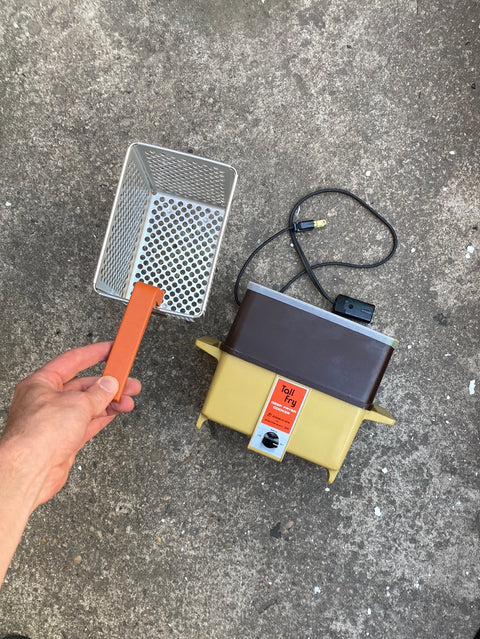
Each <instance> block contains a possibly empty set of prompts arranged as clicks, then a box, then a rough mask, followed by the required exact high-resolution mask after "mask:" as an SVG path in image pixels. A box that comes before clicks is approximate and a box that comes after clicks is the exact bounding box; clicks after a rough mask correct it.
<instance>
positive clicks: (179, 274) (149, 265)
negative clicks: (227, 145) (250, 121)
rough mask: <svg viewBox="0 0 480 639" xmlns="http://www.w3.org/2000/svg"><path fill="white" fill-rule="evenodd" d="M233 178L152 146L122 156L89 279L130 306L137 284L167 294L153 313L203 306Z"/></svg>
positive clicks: (229, 171) (197, 310)
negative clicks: (96, 260)
mask: <svg viewBox="0 0 480 639" xmlns="http://www.w3.org/2000/svg"><path fill="white" fill-rule="evenodd" d="M236 179H237V174H236V171H235V169H233V168H232V167H231V166H228V165H226V164H222V163H220V162H215V161H213V160H207V159H205V158H200V157H197V156H194V155H190V154H188V153H181V152H179V151H172V150H169V149H164V148H161V147H156V146H152V145H149V144H142V143H135V144H132V145H131V146H130V148H129V150H128V152H127V155H126V158H125V162H124V165H123V169H122V174H121V177H120V182H119V185H118V189H117V193H116V196H115V201H114V205H113V209H112V213H111V216H110V220H109V223H108V228H107V232H106V235H105V241H104V243H103V248H102V252H101V254H100V259H99V262H98V266H97V270H96V273H95V279H94V288H95V290H96V291H97V292H98V293H100V294H101V295H106V296H107V297H111V298H113V299H118V300H122V301H124V302H128V300H129V298H130V295H131V293H132V290H133V286H134V284H135V283H136V282H144V283H146V284H151V285H153V286H157V287H158V288H160V289H162V290H164V291H165V296H164V299H163V302H162V304H161V305H160V306H159V307H156V308H155V309H154V310H155V311H159V312H162V313H169V314H171V315H177V316H180V317H183V318H190V319H194V318H196V317H200V316H201V315H202V314H203V313H204V311H205V308H206V304H207V298H208V294H209V292H210V287H211V284H212V278H213V274H214V270H215V264H216V261H217V257H218V252H219V248H220V243H221V239H222V236H223V232H224V229H225V224H226V220H227V215H228V211H229V208H230V204H231V200H232V197H233V191H234V189H235V184H236Z"/></svg>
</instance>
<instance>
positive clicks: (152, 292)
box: [103, 282, 165, 402]
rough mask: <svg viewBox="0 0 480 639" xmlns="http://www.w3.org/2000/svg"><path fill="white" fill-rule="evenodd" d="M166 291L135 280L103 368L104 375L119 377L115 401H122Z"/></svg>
mask: <svg viewBox="0 0 480 639" xmlns="http://www.w3.org/2000/svg"><path fill="white" fill-rule="evenodd" d="M164 294H165V291H162V290H160V289H159V288H157V287H156V286H152V285H150V284H144V283H143V282H136V284H135V286H134V287H133V291H132V294H131V296H130V300H129V302H128V304H127V308H126V310H125V313H124V315H123V318H122V321H121V323H120V327H119V329H118V332H117V336H116V337H115V341H114V342H113V346H112V350H111V351H110V355H109V356H108V359H107V363H106V364H105V369H104V371H103V375H112V376H113V377H116V378H117V379H118V383H119V387H118V391H117V394H116V395H115V397H114V398H113V400H114V401H115V402H118V401H120V398H121V396H122V393H123V389H124V388H125V384H126V383H127V379H128V376H129V374H130V370H131V368H132V366H133V362H134V361H135V356H136V354H137V351H138V349H139V347H140V343H141V341H142V337H143V334H144V333H145V329H146V328H147V324H148V320H149V318H150V315H151V313H152V310H153V309H154V308H155V306H160V304H161V303H162V300H163V296H164Z"/></svg>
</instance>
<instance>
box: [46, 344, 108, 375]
mask: <svg viewBox="0 0 480 639" xmlns="http://www.w3.org/2000/svg"><path fill="white" fill-rule="evenodd" d="M111 348H112V342H98V343H96V344H89V345H88V346H80V348H72V349H71V350H69V351H66V352H65V353H62V354H61V355H59V356H58V357H55V359H52V360H51V361H50V362H48V363H47V364H45V366H43V367H42V368H40V369H39V370H38V371H37V373H36V374H37V376H38V375H39V374H41V375H42V376H46V377H49V378H50V379H52V378H53V380H54V381H57V380H58V379H60V381H61V383H62V384H65V383H66V382H68V381H69V380H71V379H72V378H73V377H75V376H76V375H77V374H78V373H79V372H80V371H83V370H85V369H86V368H90V366H94V365H95V364H98V363H99V362H104V361H105V360H106V359H107V357H108V354H109V353H110V349H111Z"/></svg>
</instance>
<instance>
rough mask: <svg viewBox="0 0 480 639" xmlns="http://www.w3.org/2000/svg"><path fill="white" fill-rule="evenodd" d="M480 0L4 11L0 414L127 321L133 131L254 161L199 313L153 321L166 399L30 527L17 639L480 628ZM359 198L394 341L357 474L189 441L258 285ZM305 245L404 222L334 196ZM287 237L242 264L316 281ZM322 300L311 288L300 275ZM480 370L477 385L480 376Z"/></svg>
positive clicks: (16, 581) (81, 1)
mask: <svg viewBox="0 0 480 639" xmlns="http://www.w3.org/2000/svg"><path fill="white" fill-rule="evenodd" d="M479 8H480V7H479V3H478V2H477V1H475V0H460V1H459V2H453V1H452V0H447V1H446V2H445V1H440V0H433V2H428V3H427V2H425V1H424V0H397V1H394V0H372V1H371V2H364V1H360V2H358V1H357V2H347V1H346V0H319V1H314V0H299V1H298V2H293V1H292V0H237V1H236V2H230V1H222V0H211V1H209V2H207V1H205V0H197V1H191V2H189V1H187V0H179V1H177V2H171V1H164V2H160V1H157V2H154V1H153V0H139V1H138V2H136V1H134V0H116V1H115V2H114V1H113V0H104V1H103V2H100V1H99V0H61V1H59V2H51V1H47V0H37V1H35V0H22V1H20V0H10V1H8V2H4V3H3V4H2V5H1V7H0V34H1V47H0V62H1V69H2V80H1V83H0V113H1V124H2V127H1V129H2V133H1V135H2V137H1V142H2V162H1V167H2V169H1V174H0V224H1V251H0V265H1V266H0V268H1V276H0V281H1V284H0V286H1V288H0V302H1V305H0V317H1V324H2V339H1V343H0V352H1V361H2V370H1V373H0V391H1V392H0V397H1V407H0V408H1V411H2V416H3V417H4V418H5V416H6V414H7V411H8V406H9V402H10V398H11V394H12V392H13V388H14V385H15V383H16V381H17V380H18V379H20V378H21V377H22V376H24V375H25V374H27V373H28V372H30V371H32V370H33V369H34V368H36V367H38V366H40V365H41V364H42V363H43V362H45V361H46V360H47V359H48V358H50V357H52V356H54V355H56V354H58V353H59V352H61V351H62V350H65V349H67V348H70V347H72V346H76V345H81V344H84V343H88V342H92V341H96V340H102V339H107V338H111V337H113V336H114V334H115V331H116V328H117V326H118V323H119V321H120V318H121V315H122V312H123V307H122V305H121V304H119V303H116V302H113V301H111V300H107V299H105V298H102V297H100V296H98V295H96V294H95V293H94V292H93V290H92V279H93V275H94V271H95V266H96V262H97V259H98V255H99V252H100V248H101V244H102V240H103V236H104V233H105V228H106V224H107V220H108V215H109V211H110V208H111V205H112V202H113V196H114V193H115V189H116V185H117V182H118V177H119V173H120V169H121V164H122V161H123V157H124V154H125V152H126V149H127V147H128V145H129V144H130V143H131V142H133V141H137V140H138V141H143V142H149V143H151V144H157V145H160V146H165V147H169V148H173V149H178V150H181V151H191V152H194V153H195V154H197V155H202V156H205V157H209V158H212V159H216V160H220V161H223V162H227V163H229V164H232V165H233V166H234V167H235V168H236V169H237V171H238V174H239V181H238V187H237V190H236V193H235V197H234V201H233V206H232V210H231V217H230V220H229V225H228V229H227V232H226V235H225V238H224V242H223V246H222V251H221V254H220V259H219V263H218V268H217V273H216V276H215V280H214V285H213V290H212V294H211V297H210V301H209V307H208V310H207V313H206V315H205V316H204V317H203V318H202V319H201V320H198V321H195V322H192V323H186V322H183V321H181V320H176V319H171V318H166V317H154V318H152V320H151V322H150V324H149V327H148V329H147V332H146V335H145V338H144V341H143V344H142V346H141V350H140V353H139V356H138V359H137V361H136V364H135V369H134V372H135V374H136V375H137V376H138V377H139V378H141V379H142V381H143V385H144V390H143V393H142V395H141V397H140V398H139V399H138V402H137V408H136V410H135V412H134V413H132V414H130V415H128V416H125V417H123V418H121V419H118V420H117V421H116V422H115V423H114V424H112V425H111V427H109V428H108V429H107V430H106V431H104V432H102V433H101V434H100V435H99V436H98V437H97V438H96V439H95V440H93V441H92V442H91V443H90V444H89V445H87V447H86V448H85V449H84V450H83V451H82V452H81V453H80V454H79V455H78V458H77V460H76V463H75V466H74V469H73V470H72V473H71V476H70V478H69V481H68V483H67V485H66V487H65V489H64V490H63V491H62V492H61V493H60V494H59V495H58V496H57V497H56V498H55V499H53V500H52V501H51V502H50V503H48V504H46V505H44V506H43V507H41V508H39V509H38V510H37V511H36V512H35V513H34V515H33V516H32V518H31V521H30V523H29V525H28V528H27V530H26V532H25V535H24V538H23V541H22V543H21V545H20V547H19V549H18V551H17V553H16V555H15V558H14V561H13V564H12V566H11V569H10V571H9V573H8V576H7V579H6V582H5V584H4V587H3V589H2V591H1V593H0V634H4V633H7V632H22V633H25V634H28V635H29V636H30V637H32V639H86V638H90V637H113V638H115V639H122V638H127V639H136V638H137V637H145V638H148V639H150V638H152V639H156V638H159V639H161V638H163V637H199V638H201V639H203V638H212V639H217V638H223V637H229V638H235V639H236V638H260V639H279V638H282V639H283V638H285V639H287V638H288V639H290V638H305V639H307V638H311V639H314V638H321V639H349V638H357V637H362V638H363V637H372V638H375V639H384V638H386V637H392V638H396V639H411V638H416V639H420V638H421V639H423V638H425V639H433V638H435V639H436V638H439V637H455V638H458V639H464V638H465V639H469V638H471V637H472V638H473V636H474V634H475V632H476V630H477V629H478V627H479V626H480V610H479V593H480V585H479V579H480V572H479V534H478V533H479V519H478V488H479V477H478V473H479V470H480V468H479V441H478V396H479V393H480V382H479V350H478V326H479V324H478V315H479V310H480V309H479V303H478V283H479V269H478V264H479V253H480V242H479V239H478V238H479V231H478V225H479V222H480V213H479V210H480V190H479V168H478V161H479V153H478V131H479V125H480V119H479V102H478V101H479V91H480V84H479V77H478V65H479V49H478V43H479V35H480V30H479V26H480V16H479ZM325 186H338V187H344V188H348V189H351V190H352V191H354V192H355V193H357V194H358V195H359V196H361V197H364V198H365V199H366V200H368V201H369V202H370V203H371V204H372V205H374V206H376V207H377V208H378V210H379V211H380V212H381V213H382V214H383V215H385V216H386V217H387V219H388V220H389V221H391V222H392V223H393V224H394V225H395V227H396V229H397V231H398V234H399V250H398V254H397V256H396V257H395V258H394V260H393V261H391V262H390V263H389V264H387V265H386V266H384V267H382V268H380V269H377V270H375V271H371V272H364V273H355V272H347V271H344V272H340V271H338V270H337V271H334V270H331V272H328V273H324V274H322V276H321V279H322V282H323V283H324V285H325V287H326V288H327V290H329V291H330V292H331V294H332V295H336V294H338V293H348V294H351V295H353V296H355V297H360V298H363V299H366V300H368V301H372V302H374V303H375V304H376V306H377V311H376V315H375V319H374V323H373V327H374V328H375V329H377V330H380V331H382V332H384V333H387V334H389V335H392V336H394V337H396V338H397V339H398V340H399V342H400V345H399V347H398V349H397V351H396V353H395V354H394V357H393V359H392V362H391V364H390V366H389V368H388V370H387V373H386V376H385V378H384V381H383V383H382V386H381V389H380V392H379V394H378V397H377V399H378V400H379V402H380V403H382V404H383V405H384V406H385V407H386V408H388V409H389V410H390V411H391V412H392V413H393V414H394V415H395V416H396V418H397V423H396V425H395V426H382V425H378V424H373V423H364V424H363V426H362V427H361V429H360V431H359V433H358V436H357V437H356V439H355V441H354V443H353V446H352V448H351V450H350V452H349V453H348V455H347V458H346V461H345V464H344V466H343V468H342V470H341V471H340V473H339V475H338V478H337V480H336V481H335V483H334V484H333V485H332V486H330V487H327V484H326V473H325V471H324V469H322V468H320V467H318V466H315V465H313V464H311V463H308V462H306V461H304V460H302V459H299V458H295V457H293V456H291V455H287V457H286V458H285V460H284V461H283V462H282V463H276V462H274V461H270V460H268V459H267V458H265V457H262V456H260V455H256V454H254V453H252V452H249V451H247V440H246V438H245V437H244V436H242V435H240V434H239V433H236V432H235V431H232V430H229V429H227V428H224V427H222V426H219V425H215V424H210V425H209V426H208V427H205V428H204V429H202V430H201V431H196V430H195V421H196V417H197V414H198V413H199V412H200V409H201V406H202V403H203V399H204V397H205V394H206V391H207V388H208V385H209V381H210V379H211V376H212V374H213V371H214V364H213V360H211V358H209V357H208V356H207V355H205V354H204V353H201V352H200V351H198V350H196V349H195V347H194V341H195V339H196V338H197V337H199V336H201V335H212V336H214V337H218V338H220V339H223V338H224V337H225V336H226V333H227V332H228V329H229V327H230V324H231V322H232V320H233V318H234V315H235V312H236V307H235V304H234V302H233V296H232V288H233V282H234V279H235V277H236V273H237V271H238V269H239V268H240V266H241V264H242V263H243V261H244V259H245V258H246V257H247V255H248V254H249V253H250V251H251V250H252V249H253V248H254V247H255V246H256V245H257V243H258V242H259V241H260V240H261V239H263V238H265V237H267V236H268V235H269V234H270V233H272V232H274V231H276V230H277V229H279V228H281V227H282V226H285V225H286V223H287V218H288V212H289V209H290V207H291V206H292V205H293V204H294V202H295V201H296V200H297V199H299V198H300V197H301V196H302V195H304V194H306V193H307V192H308V191H310V190H312V189H314V188H319V187H325ZM312 210H314V211H315V214H316V215H317V214H318V215H317V216H318V217H326V218H327V220H328V221H329V224H328V226H327V227H326V229H325V232H324V234H323V235H322V236H321V237H322V239H319V235H315V236H309V237H308V238H306V240H305V242H306V246H307V249H306V250H307V251H308V253H309V255H311V256H312V259H317V256H319V257H320V258H323V259H342V258H345V259H355V258H357V259H358V258H361V257H362V256H364V257H365V258H368V259H370V258H372V257H373V258H375V256H376V255H381V254H382V252H384V251H385V250H388V239H387V237H386V235H385V233H384V232H383V231H382V230H381V229H379V227H378V226H376V224H375V223H374V222H372V220H370V219H369V218H368V216H366V215H365V214H364V213H362V212H361V211H360V210H359V209H358V208H356V207H352V206H351V205H350V204H349V203H347V202H344V201H340V200H339V199H336V198H333V197H332V198H329V199H328V201H325V202H318V203H315V205H314V206H313V205H312ZM290 250H291V249H290V248H289V247H288V242H287V241H286V240H279V241H278V244H277V246H276V247H274V248H273V249H272V250H271V251H269V250H267V252H266V253H265V254H264V255H262V256H261V257H260V258H259V259H258V260H257V262H256V264H255V266H254V267H252V269H251V270H250V271H249V277H250V278H251V279H252V280H255V281H258V282H259V283H261V284H265V285H267V286H271V287H278V286H279V285H281V284H282V283H284V282H285V281H286V279H287V278H288V277H289V276H290V275H292V274H293V273H295V272H296V270H297V267H298V264H297V262H296V257H295V255H294V254H293V253H290ZM291 294H292V295H295V296H297V297H299V298H300V299H303V300H306V301H308V302H311V303H314V304H317V305H319V306H322V307H324V308H328V305H327V304H326V303H324V301H323V300H322V298H320V297H319V296H318V295H317V294H316V293H315V291H314V290H313V288H312V286H311V285H310V284H308V283H307V282H301V283H298V285H296V286H295V288H294V289H292V291H291ZM475 383H476V387H475Z"/></svg>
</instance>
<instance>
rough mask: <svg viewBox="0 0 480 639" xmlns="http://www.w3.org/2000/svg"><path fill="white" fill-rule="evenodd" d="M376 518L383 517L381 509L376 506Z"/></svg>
mask: <svg viewBox="0 0 480 639" xmlns="http://www.w3.org/2000/svg"><path fill="white" fill-rule="evenodd" d="M375 516H376V517H381V516H382V511H381V510H380V508H379V507H378V506H375Z"/></svg>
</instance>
